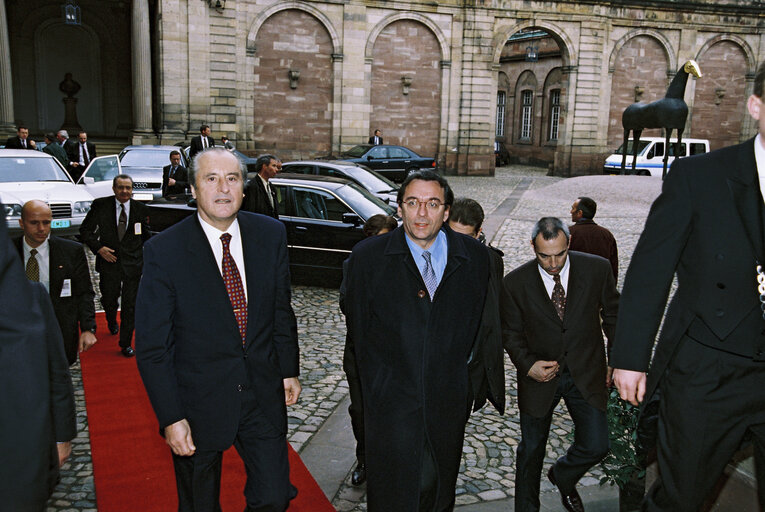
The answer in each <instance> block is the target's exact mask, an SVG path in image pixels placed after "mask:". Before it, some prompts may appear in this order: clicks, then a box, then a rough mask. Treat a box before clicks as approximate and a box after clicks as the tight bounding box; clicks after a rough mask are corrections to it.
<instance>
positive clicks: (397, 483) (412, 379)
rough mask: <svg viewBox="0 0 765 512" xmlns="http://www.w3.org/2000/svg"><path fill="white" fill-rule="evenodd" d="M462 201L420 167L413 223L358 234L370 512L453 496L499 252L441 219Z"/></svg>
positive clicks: (404, 191)
mask: <svg viewBox="0 0 765 512" xmlns="http://www.w3.org/2000/svg"><path fill="white" fill-rule="evenodd" d="M453 200H454V194H453V193H452V191H451V189H450V188H449V184H448V183H447V182H446V180H445V179H444V178H443V177H441V176H440V175H438V174H436V173H434V172H432V171H421V172H416V173H412V174H410V175H409V176H408V177H407V179H406V180H405V181H404V183H403V185H402V186H401V188H400V190H399V193H398V204H399V210H398V211H399V215H400V216H401V218H402V220H403V224H402V226H401V227H399V228H396V229H395V230H393V231H391V232H390V233H386V234H384V235H379V236H376V237H371V238H367V239H366V240H363V241H362V242H360V243H358V244H357V245H356V246H355V247H354V249H353V253H352V254H351V257H350V259H349V261H348V273H347V282H346V292H347V293H346V297H345V304H346V318H347V323H348V329H349V336H350V337H351V339H353V340H354V343H355V355H356V361H357V365H358V371H359V378H360V380H361V388H362V389H361V390H362V395H363V397H364V428H365V430H366V463H367V505H368V510H369V511H370V512H377V511H381V510H396V511H400V512H411V511H418V510H420V511H428V512H430V511H443V510H451V508H453V506H454V493H455V485H456V480H457V474H458V472H459V464H460V456H461V453H462V443H463V438H464V433H465V424H466V422H467V418H468V416H469V414H470V407H471V405H472V403H473V397H472V395H471V389H470V383H469V376H468V359H469V357H470V353H471V349H472V348H473V344H474V341H475V339H476V337H477V333H478V329H479V324H480V319H481V313H482V310H483V306H484V301H485V298H486V293H487V286H488V281H489V256H488V254H487V252H486V249H485V248H484V247H482V246H481V244H480V243H478V242H477V241H475V240H473V239H471V238H469V237H466V236H462V235H459V234H457V233H455V232H454V231H452V230H451V229H448V228H444V229H442V227H443V224H444V222H445V221H446V220H447V218H448V217H449V207H450V205H451V203H452V201H453Z"/></svg>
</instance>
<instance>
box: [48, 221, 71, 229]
mask: <svg viewBox="0 0 765 512" xmlns="http://www.w3.org/2000/svg"><path fill="white" fill-rule="evenodd" d="M70 224H71V223H70V222H69V220H68V219H58V220H54V221H52V222H51V223H50V227H51V228H53V229H60V228H68V227H69V226H70Z"/></svg>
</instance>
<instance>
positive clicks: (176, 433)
mask: <svg viewBox="0 0 765 512" xmlns="http://www.w3.org/2000/svg"><path fill="white" fill-rule="evenodd" d="M165 442H166V443H167V444H168V445H170V449H171V450H173V453H174V454H176V455H181V456H183V457H188V456H190V455H194V453H195V452H196V451H197V447H196V446H194V440H193V439H191V426H189V422H188V421H186V420H185V419H183V420H181V421H176V422H175V423H173V424H172V425H168V426H166V427H165Z"/></svg>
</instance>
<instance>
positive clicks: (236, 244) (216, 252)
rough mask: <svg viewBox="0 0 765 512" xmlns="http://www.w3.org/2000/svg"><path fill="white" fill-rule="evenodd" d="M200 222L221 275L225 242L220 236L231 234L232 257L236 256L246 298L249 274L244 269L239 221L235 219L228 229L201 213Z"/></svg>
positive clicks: (230, 248)
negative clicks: (219, 226)
mask: <svg viewBox="0 0 765 512" xmlns="http://www.w3.org/2000/svg"><path fill="white" fill-rule="evenodd" d="M197 218H198V219H199V224H200V225H201V226H202V231H204V232H205V236H206V237H207V241H208V242H209V243H210V248H211V249H212V252H213V256H215V262H216V263H217V264H218V270H219V271H220V275H221V276H223V242H222V241H221V239H220V237H221V235H223V233H228V234H229V235H231V242H229V245H228V250H229V252H231V257H232V258H234V263H236V268H237V270H238V271H239V276H240V277H241V278H242V287H243V288H244V298H245V299H247V276H246V275H245V271H244V249H242V234H241V232H240V231H239V221H238V220H237V219H234V222H232V223H231V225H230V226H229V227H228V229H227V230H226V231H221V230H220V229H218V228H216V227H214V226H212V225H210V224H208V223H207V221H205V220H204V219H203V218H202V217H201V216H200V215H199V214H197Z"/></svg>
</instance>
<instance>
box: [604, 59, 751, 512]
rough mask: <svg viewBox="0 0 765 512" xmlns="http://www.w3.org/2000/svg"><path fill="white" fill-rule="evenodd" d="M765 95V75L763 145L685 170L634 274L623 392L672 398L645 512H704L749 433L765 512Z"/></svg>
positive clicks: (618, 372) (678, 171)
mask: <svg viewBox="0 0 765 512" xmlns="http://www.w3.org/2000/svg"><path fill="white" fill-rule="evenodd" d="M764 89H765V63H762V64H760V66H759V68H758V70H757V73H756V74H755V79H754V94H752V95H751V96H750V97H749V99H748V102H747V108H748V110H749V114H750V115H751V116H752V117H753V118H754V119H755V120H757V121H758V128H759V133H758V134H757V136H756V137H754V138H753V139H750V140H748V141H746V142H744V143H742V144H739V145H736V146H730V147H727V148H723V149H720V150H717V151H713V152H711V153H708V154H705V155H699V156H691V157H687V158H680V159H677V160H675V161H674V162H673V164H672V168H671V169H670V171H669V173H668V174H667V177H666V179H665V181H664V185H663V188H662V192H661V195H660V196H659V197H658V198H657V199H656V201H655V202H654V203H653V206H652V207H651V211H650V213H649V214H648V219H647V220H646V224H645V229H644V230H643V233H642V235H641V236H640V239H639V241H638V244H637V246H636V247H635V252H634V254H633V256H632V260H631V262H630V266H629V268H628V269H627V274H626V276H625V281H624V290H623V295H622V308H621V311H620V313H619V321H618V323H617V327H616V343H615V344H614V347H613V354H612V358H611V363H612V366H613V367H614V368H615V370H614V382H615V383H616V386H617V387H618V388H619V392H620V393H621V396H622V398H624V399H625V400H629V401H630V402H632V403H633V404H637V403H639V402H644V401H648V399H649V398H651V396H652V395H653V393H654V392H655V391H656V390H657V388H658V389H660V390H661V400H660V406H659V428H658V440H657V458H658V465H659V478H658V480H657V482H656V483H655V485H654V486H653V487H652V488H651V490H650V492H649V493H648V494H647V495H646V498H645V501H644V503H643V510H650V511H655V510H663V511H670V510H671V511H680V512H682V511H695V510H698V509H699V507H700V506H701V504H702V503H703V502H704V500H705V499H706V498H707V497H708V495H709V493H710V491H711V490H712V488H713V487H714V485H715V482H716V481H717V479H718V478H719V477H720V475H721V474H722V472H723V470H724V468H725V466H726V464H727V463H728V461H729V460H730V458H731V456H732V455H733V453H734V452H735V451H736V449H737V448H738V446H739V444H740V443H741V440H742V439H743V438H744V436H745V435H747V433H748V434H750V435H751V438H752V440H753V442H754V456H755V466H756V469H757V482H758V488H759V491H758V493H759V499H760V505H761V507H763V508H765V395H763V393H762V386H763V383H764V382H765V320H763V309H765V307H763V306H762V303H763V297H765V285H764V284H763V283H765V273H764V271H763V267H762V265H763V263H764V262H765V242H764V241H763V239H764V238H765V227H764V222H763V191H762V183H763V179H765V96H763V93H764V92H765V90H764ZM675 274H677V283H678V287H677V292H676V293H675V295H674V297H673V299H672V301H671V303H670V305H669V308H668V309H667V314H666V318H665V319H664V326H663V328H662V330H661V334H660V336H659V339H658V343H657V345H656V350H655V354H654V355H653V360H651V352H652V348H653V345H654V338H655V336H656V333H657V330H658V328H659V324H660V323H661V320H662V316H663V313H664V306H665V303H666V301H667V295H668V293H669V290H670V287H671V285H672V281H673V277H674V276H675ZM649 362H650V367H649ZM646 371H648V375H647V377H646Z"/></svg>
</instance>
